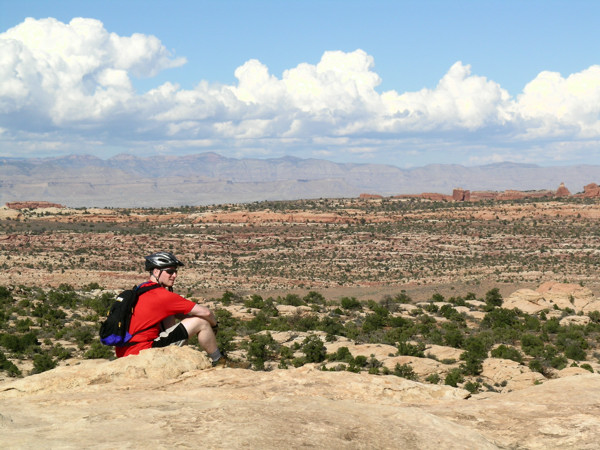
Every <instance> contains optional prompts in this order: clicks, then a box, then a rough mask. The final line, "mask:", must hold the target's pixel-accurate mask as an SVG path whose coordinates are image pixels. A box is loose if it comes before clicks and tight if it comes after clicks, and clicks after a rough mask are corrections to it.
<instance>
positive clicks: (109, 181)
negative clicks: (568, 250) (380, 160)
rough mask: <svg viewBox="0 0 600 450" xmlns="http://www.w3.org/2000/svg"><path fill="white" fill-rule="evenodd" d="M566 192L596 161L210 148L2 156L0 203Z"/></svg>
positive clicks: (593, 170) (587, 177)
mask: <svg viewBox="0 0 600 450" xmlns="http://www.w3.org/2000/svg"><path fill="white" fill-rule="evenodd" d="M561 182H564V183H565V185H566V186H567V188H568V189H569V190H570V191H571V192H572V193H576V192H580V191H582V190H583V186H584V185H586V184H588V183H591V182H595V183H600V166H592V165H579V166H563V167H540V166H536V165H531V164H516V163H500V164H489V165H485V166H476V167H465V166H461V165H454V164H452V165H449V164H430V165H427V166H424V167H417V168H412V169H401V168H398V167H395V166H390V165H383V164H348V163H346V164H341V163H334V162H331V161H326V160H318V159H299V158H293V157H284V158H276V159H235V158H226V157H223V156H220V155H218V154H216V153H201V154H196V155H188V156H152V157H144V158H140V157H136V156H132V155H118V156H115V157H112V158H109V159H106V160H104V159H100V158H97V157H94V156H89V155H70V156H64V157H57V158H0V204H4V203H6V202H10V201H25V200H34V201H41V200H43V201H50V202H55V203H60V204H63V205H66V206H71V207H84V206H86V207H91V206H99V207H102V206H108V207H152V206H155V207H159V206H181V205H207V204H220V203H242V202H253V201H262V200H295V199H309V198H326V197H330V198H331V197H358V196H359V195H360V194H361V193H371V194H380V195H383V196H391V195H397V194H418V193H421V192H437V193H442V194H452V190H453V189H454V188H457V187H461V188H464V189H470V190H493V191H503V190H507V189H515V190H539V189H552V190H555V189H556V188H557V187H558V186H559V184H560V183H561Z"/></svg>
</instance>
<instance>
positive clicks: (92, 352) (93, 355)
mask: <svg viewBox="0 0 600 450" xmlns="http://www.w3.org/2000/svg"><path fill="white" fill-rule="evenodd" d="M83 357H84V358H85V359H114V358H115V352H114V350H113V349H112V348H111V347H108V346H106V345H103V344H102V343H100V342H99V341H94V342H92V345H90V348H89V349H88V350H87V351H86V352H85V353H84V354H83Z"/></svg>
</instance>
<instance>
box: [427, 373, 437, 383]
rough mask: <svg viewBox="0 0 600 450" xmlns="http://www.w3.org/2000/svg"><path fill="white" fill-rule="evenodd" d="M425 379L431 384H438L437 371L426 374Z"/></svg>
mask: <svg viewBox="0 0 600 450" xmlns="http://www.w3.org/2000/svg"><path fill="white" fill-rule="evenodd" d="M425 381H427V382H428V383H431V384H439V382H440V376H439V374H437V373H432V374H431V375H427V377H425Z"/></svg>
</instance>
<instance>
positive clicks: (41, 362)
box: [31, 353, 56, 374]
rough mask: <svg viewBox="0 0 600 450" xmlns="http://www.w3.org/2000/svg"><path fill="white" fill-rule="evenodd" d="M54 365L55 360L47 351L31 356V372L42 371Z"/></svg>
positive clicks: (52, 367)
mask: <svg viewBox="0 0 600 450" xmlns="http://www.w3.org/2000/svg"><path fill="white" fill-rule="evenodd" d="M55 367H56V361H54V360H53V359H52V357H51V356H50V355H49V354H48V353H40V354H37V355H35V356H34V357H33V371H32V372H31V373H32V374H36V373H42V372H46V371H47V370H51V369H54V368H55Z"/></svg>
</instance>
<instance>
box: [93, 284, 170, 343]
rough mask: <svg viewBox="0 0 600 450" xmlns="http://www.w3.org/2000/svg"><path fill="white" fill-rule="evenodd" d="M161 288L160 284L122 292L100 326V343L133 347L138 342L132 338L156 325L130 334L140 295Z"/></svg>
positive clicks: (137, 287) (135, 287)
mask: <svg viewBox="0 0 600 450" xmlns="http://www.w3.org/2000/svg"><path fill="white" fill-rule="evenodd" d="M157 287H160V285H159V284H151V285H150V286H143V287H139V286H134V287H133V289H127V290H125V291H123V292H121V293H120V294H119V295H118V297H117V300H116V301H115V302H114V303H113V304H112V306H111V307H110V311H109V312H108V316H107V317H106V320H105V321H104V322H102V324H101V325H100V342H102V343H103V344H104V345H111V346H114V347H126V346H128V345H133V344H135V343H136V342H130V341H131V338H133V336H135V335H136V334H138V333H141V332H142V331H146V330H149V329H150V328H152V327H153V326H154V325H152V326H150V327H148V328H144V329H143V330H139V331H137V332H136V333H133V334H129V323H130V322H131V315H132V314H133V309H134V308H135V305H136V304H137V301H138V298H139V296H140V295H142V294H144V293H146V292H148V291H151V290H152V289H155V288H157Z"/></svg>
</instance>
